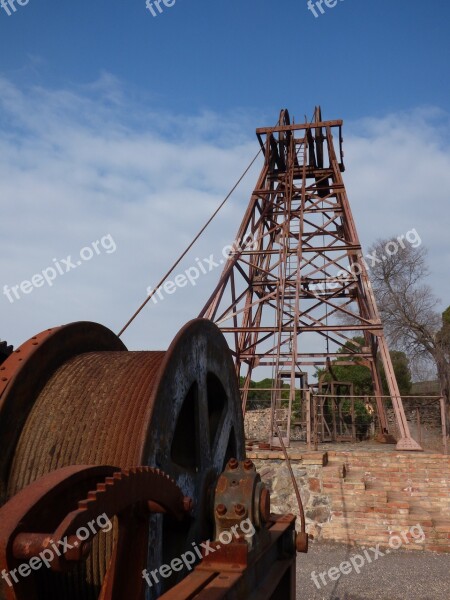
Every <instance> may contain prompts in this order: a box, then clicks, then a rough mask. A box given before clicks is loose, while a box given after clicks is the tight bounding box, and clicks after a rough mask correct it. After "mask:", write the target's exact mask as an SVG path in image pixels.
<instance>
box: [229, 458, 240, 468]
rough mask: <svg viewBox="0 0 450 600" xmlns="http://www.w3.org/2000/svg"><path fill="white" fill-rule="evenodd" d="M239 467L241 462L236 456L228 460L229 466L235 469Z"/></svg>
mask: <svg viewBox="0 0 450 600" xmlns="http://www.w3.org/2000/svg"><path fill="white" fill-rule="evenodd" d="M238 467H239V462H238V461H237V460H236V459H235V458H230V460H229V461H228V468H229V469H232V470H233V471H234V469H237V468H238Z"/></svg>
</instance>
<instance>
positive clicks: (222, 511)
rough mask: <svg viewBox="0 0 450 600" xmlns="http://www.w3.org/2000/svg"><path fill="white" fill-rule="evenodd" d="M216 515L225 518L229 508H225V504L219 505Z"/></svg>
mask: <svg viewBox="0 0 450 600" xmlns="http://www.w3.org/2000/svg"><path fill="white" fill-rule="evenodd" d="M216 513H217V514H218V515H219V517H223V516H224V515H226V513H227V507H226V506H225V504H218V505H217V507H216Z"/></svg>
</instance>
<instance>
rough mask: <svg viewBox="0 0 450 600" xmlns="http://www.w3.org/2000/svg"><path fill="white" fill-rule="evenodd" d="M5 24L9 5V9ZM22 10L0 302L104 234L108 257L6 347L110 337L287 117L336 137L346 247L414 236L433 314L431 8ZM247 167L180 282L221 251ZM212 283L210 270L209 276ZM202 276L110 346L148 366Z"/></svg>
mask: <svg viewBox="0 0 450 600" xmlns="http://www.w3.org/2000/svg"><path fill="white" fill-rule="evenodd" d="M16 5H17V1H16ZM324 10H325V14H323V15H321V16H320V17H319V18H315V17H314V16H313V14H312V13H311V12H310V11H308V9H307V2H306V0H277V1H276V2H275V0H273V1H268V0H227V1H225V0H214V1H211V0H209V1H207V0H176V2H175V4H174V6H172V7H171V8H168V7H165V8H164V11H163V13H162V14H161V15H159V16H157V17H156V18H154V17H152V15H151V13H150V11H149V10H147V9H146V6H145V0H131V1H130V0H128V1H127V2H125V1H124V0H95V1H90V2H88V1H87V0H80V1H77V2H73V1H70V2H69V1H68V0H29V2H28V4H26V5H25V6H18V5H17V11H16V12H15V13H13V14H11V16H7V14H6V12H5V11H4V10H3V9H1V8H0V56H1V57H2V58H1V61H0V200H1V204H2V209H3V212H2V218H1V220H0V287H1V288H3V286H4V285H5V284H7V285H9V286H11V285H14V284H17V283H20V282H21V281H23V280H28V279H29V278H30V277H31V276H32V275H33V274H36V273H39V272H42V270H43V269H44V268H46V267H48V266H49V265H52V264H53V259H59V258H64V257H66V256H67V255H69V254H71V255H77V254H78V253H79V251H80V249H81V248H83V247H85V246H86V245H89V244H91V243H92V242H94V241H95V240H100V239H102V238H104V237H105V236H106V235H108V234H109V235H111V236H112V237H113V239H114V240H115V242H116V246H117V250H116V251H114V252H113V253H109V254H108V253H107V252H106V251H105V252H102V253H101V255H98V256H95V257H94V258H93V259H92V260H90V261H87V262H86V264H84V263H83V266H82V267H81V266H80V268H79V269H77V270H73V271H72V272H70V273H67V274H65V275H64V276H60V277H58V279H57V280H56V281H55V282H54V284H52V286H48V285H45V286H43V287H40V288H39V289H34V290H33V291H32V293H29V294H22V297H21V298H20V300H17V301H14V302H13V303H10V302H8V300H7V299H6V297H5V296H4V295H0V337H1V338H3V339H7V340H10V341H11V342H13V343H14V344H18V343H20V342H22V341H23V340H24V339H26V338H28V337H30V336H31V335H33V334H34V333H36V332H37V331H39V330H42V329H44V328H46V327H50V326H53V325H55V324H59V323H65V322H70V321H74V320H79V319H87V320H96V321H100V322H102V323H104V324H105V325H107V326H109V327H111V328H112V329H113V330H115V331H117V330H118V329H120V327H121V326H122V325H123V323H124V322H125V321H126V320H127V318H128V317H129V316H130V315H131V313H132V312H133V311H134V309H135V308H136V307H137V305H138V304H139V303H140V301H141V300H143V298H145V294H146V288H147V286H149V285H154V284H155V282H156V281H157V280H158V279H159V278H160V276H161V275H162V274H163V273H164V272H165V271H166V269H167V267H168V266H169V265H170V264H171V263H172V262H173V260H174V259H175V258H176V257H177V256H178V255H179V254H180V253H181V251H182V250H183V249H184V247H185V246H186V245H187V243H188V242H189V241H190V239H191V238H192V237H193V235H194V233H195V232H196V231H197V230H198V229H199V227H200V225H201V224H202V223H203V222H204V221H205V220H206V219H207V217H208V216H209V214H211V213H212V211H213V210H214V209H215V207H216V206H217V204H218V203H219V202H220V201H221V200H222V199H223V197H224V196H225V194H226V193H227V192H228V190H229V189H230V188H231V187H232V185H233V184H234V182H235V181H236V179H237V178H238V176H239V175H240V174H241V172H242V170H243V169H244V167H245V166H246V165H247V164H248V162H249V161H250V159H251V158H252V157H253V156H254V154H255V152H256V151H257V149H258V147H257V142H256V138H255V136H254V130H255V128H256V127H258V126H263V125H268V124H272V123H274V122H275V121H276V120H277V118H278V113H279V109H280V108H281V107H284V106H286V107H288V108H289V110H290V112H291V114H293V115H294V116H295V117H296V120H297V121H300V120H303V117H304V115H305V114H307V115H308V116H310V115H311V112H312V110H313V107H314V105H315V104H318V103H320V104H321V105H322V107H323V112H324V116H325V117H327V118H343V119H344V120H345V126H344V140H345V141H344V148H345V152H346V165H347V171H346V173H345V181H346V183H347V186H348V191H349V196H350V201H351V204H352V207H353V211H354V214H355V219H356V223H357V226H358V228H359V232H360V237H361V240H362V243H363V246H364V247H365V248H366V249H367V248H368V247H369V246H370V244H371V243H373V242H374V241H375V240H376V239H377V238H387V237H389V236H392V235H393V236H395V237H396V236H397V235H400V234H403V233H405V232H407V231H409V230H411V229H412V228H416V229H417V230H418V231H419V233H420V236H421V238H422V240H423V243H424V244H425V245H426V247H427V248H428V251H429V263H430V272H431V273H430V282H431V283H432V284H433V285H434V287H435V290H436V293H437V295H438V297H440V298H441V300H442V302H441V306H443V307H445V306H447V305H448V304H449V303H450V278H449V277H448V267H449V264H450V250H449V247H448V222H449V209H448V198H449V195H450V147H449V143H448V139H449V135H448V134H449V130H450V118H449V115H450V106H449V77H448V55H449V45H450V42H449V36H448V31H447V29H448V22H449V16H450V5H449V4H448V2H446V1H444V0H431V1H429V2H425V0H424V1H420V2H419V1H416V0H414V1H412V0H395V2H394V1H392V0H391V1H388V0H338V3H337V5H336V6H335V7H334V8H325V9H324ZM259 168H260V164H257V165H255V168H254V169H253V170H252V171H251V173H250V174H249V176H248V177H247V178H246V179H245V180H244V182H243V184H242V185H241V186H240V188H239V189H238V191H237V192H236V194H235V195H234V196H233V199H232V200H231V202H230V204H229V206H227V208H226V209H225V211H224V212H223V214H222V215H221V217H220V219H219V220H218V221H217V222H216V223H215V224H214V225H213V226H212V227H211V228H210V229H209V230H208V232H207V234H206V235H205V237H204V238H202V240H201V241H200V242H199V244H198V246H196V247H195V248H194V249H193V251H192V253H191V254H190V255H189V256H188V257H187V258H186V260H185V261H184V263H183V265H181V266H180V269H181V271H182V270H183V269H186V268H189V267H190V266H191V265H192V264H195V259H196V258H198V257H200V258H202V257H204V256H209V255H210V254H211V253H212V252H214V253H220V250H221V248H222V247H223V246H224V245H225V244H227V243H228V242H229V241H230V240H232V239H233V238H234V235H235V232H236V230H237V227H238V225H239V222H240V220H241V218H242V215H243V212H244V210H245V207H246V204H247V202H248V198H249V194H250V192H251V190H252V188H253V185H254V183H255V181H256V178H257V175H258V170H259ZM219 271H220V270H219ZM219 271H215V272H213V273H209V274H208V276H205V277H204V278H202V279H201V281H200V280H199V281H198V282H196V285H195V286H189V287H186V288H183V289H179V290H177V293H176V294H175V295H173V296H170V297H167V298H165V300H164V301H163V302H160V303H159V304H158V305H153V306H149V307H148V309H147V310H146V312H145V313H144V314H143V315H142V317H140V321H139V325H138V326H136V327H133V328H130V330H128V332H127V334H126V336H125V342H126V343H127V344H128V345H129V346H130V347H132V348H133V347H134V348H136V347H142V348H156V347H162V348H164V347H167V344H168V343H169V342H170V339H171V338H172V337H173V335H174V334H175V333H176V331H177V329H178V328H179V327H180V326H181V325H182V324H183V323H184V322H186V321H187V320H188V319H189V318H192V317H194V316H196V314H197V313H198V311H199V309H200V307H201V306H202V305H203V302H204V301H205V299H206V298H207V297H208V295H209V293H210V291H211V289H213V287H214V284H215V282H216V281H217V279H218V277H219Z"/></svg>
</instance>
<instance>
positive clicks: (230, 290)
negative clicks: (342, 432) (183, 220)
mask: <svg viewBox="0 0 450 600" xmlns="http://www.w3.org/2000/svg"><path fill="white" fill-rule="evenodd" d="M342 124H343V123H342V121H340V120H338V121H322V116H321V111H320V108H316V110H315V115H314V119H313V121H312V122H311V123H303V124H291V123H290V119H289V113H288V111H287V110H283V111H281V114H280V119H279V122H278V125H277V126H276V127H270V128H260V129H257V130H256V134H257V138H258V140H259V143H260V146H261V149H262V152H263V154H264V166H263V168H262V171H261V174H260V176H259V179H258V182H257V184H256V188H255V190H254V191H253V194H252V196H251V199H250V203H249V205H248V208H247V211H246V213H245V216H244V218H243V221H242V223H241V226H240V228H239V231H238V234H237V237H236V241H237V245H236V246H237V248H238V249H237V250H236V251H235V252H234V253H233V254H232V255H230V257H229V259H228V261H227V263H226V265H225V268H224V270H223V273H222V276H221V278H220V281H219V283H218V285H217V287H216V289H215V290H214V292H213V294H212V296H211V297H210V299H209V300H208V302H207V304H206V306H205V307H204V308H203V310H202V312H201V313H200V316H204V317H207V318H209V319H211V320H213V321H215V322H216V323H217V324H219V326H220V327H221V329H222V331H223V332H224V333H226V334H227V338H228V341H229V344H230V347H231V350H232V352H233V355H234V359H235V364H236V371H237V374H238V375H239V376H241V377H243V378H244V385H243V390H242V402H243V409H244V411H245V407H246V403H247V398H248V393H249V386H250V382H251V379H252V376H254V371H255V369H256V368H257V367H266V368H267V367H269V368H271V369H272V380H273V381H274V384H273V388H272V420H274V418H276V417H274V414H275V413H274V411H275V410H276V409H277V407H280V406H281V392H280V388H281V382H284V381H287V383H288V385H289V390H290V392H289V394H290V401H291V404H292V402H293V400H294V398H295V393H296V391H295V388H296V381H297V382H298V380H299V379H301V378H302V376H303V374H304V372H305V368H306V367H311V366H313V367H320V366H324V365H329V364H330V361H333V360H336V359H339V361H340V362H339V364H342V365H345V364H347V365H349V364H352V365H353V364H355V360H356V361H357V362H358V364H363V365H366V366H367V367H368V368H369V369H370V371H371V374H372V380H373V386H374V390H375V396H376V401H377V402H376V403H377V409H378V417H379V420H380V426H381V429H382V432H383V433H386V434H387V433H388V422H387V418H386V413H385V410H384V406H383V401H382V393H383V392H382V385H381V378H380V372H379V366H378V365H379V362H378V360H377V358H378V357H380V358H381V362H382V364H383V365H384V369H385V373H386V378H387V382H388V386H389V391H390V396H391V399H392V404H393V408H394V411H395V417H396V421H397V427H398V431H399V433H400V439H399V440H398V443H397V448H398V449H401V450H420V446H419V445H418V444H417V443H416V442H415V441H414V440H413V439H412V438H411V435H410V432H409V427H408V423H407V421H406V417H405V413H404V409H403V405H402V400H401V396H400V392H399V389H398V385H397V381H396V378H395V374H394V370H393V367H392V362H391V358H390V354H389V350H388V347H387V344H386V340H385V337H384V334H383V327H382V323H381V320H380V317H379V313H378V310H377V306H376V302H375V298H374V295H373V292H372V288H371V285H370V281H369V278H368V273H367V267H366V264H365V262H364V260H363V254H362V251H361V245H360V242H359V239H358V234H357V231H356V227H355V223H354V220H353V216H352V212H351V209H350V205H349V201H348V198H347V194H346V191H345V186H344V182H343V179H342V172H343V171H344V170H345V169H344V164H343V150H342V142H343V140H342ZM333 133H334V134H335V135H336V134H337V140H338V144H339V147H338V155H337V154H336V150H335V147H334V143H333ZM355 332H356V333H357V334H358V335H359V336H361V337H363V338H364V344H361V345H360V344H357V343H355V341H354V340H353V336H354V334H355ZM344 344H345V345H346V348H348V350H346V351H345V353H342V352H340V353H338V349H339V348H340V347H342V346H343V345H344ZM297 387H298V385H297ZM277 390H278V391H277ZM289 419H290V417H289ZM289 426H290V420H289V421H288V423H287V425H286V427H287V428H288V430H289ZM288 437H289V436H288Z"/></svg>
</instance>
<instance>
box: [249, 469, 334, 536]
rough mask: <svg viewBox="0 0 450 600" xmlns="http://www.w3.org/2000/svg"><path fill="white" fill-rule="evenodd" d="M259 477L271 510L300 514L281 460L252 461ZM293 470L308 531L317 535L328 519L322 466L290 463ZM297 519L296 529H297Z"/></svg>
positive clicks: (329, 513)
mask: <svg viewBox="0 0 450 600" xmlns="http://www.w3.org/2000/svg"><path fill="white" fill-rule="evenodd" d="M254 463H255V465H256V468H257V470H258V472H259V473H260V475H261V478H262V479H263V481H264V482H265V483H266V485H267V486H268V487H269V489H270V493H271V502H272V512H275V513H277V512H278V513H285V512H288V513H293V514H295V515H298V514H299V510H298V503H297V497H296V495H295V491H294V487H293V485H292V479H291V476H290V474H289V471H288V468H287V466H286V463H285V461H284V460H255V461H254ZM292 470H293V471H294V476H295V479H296V481H297V484H298V487H299V489H300V496H301V498H302V503H303V508H304V511H305V520H306V525H307V532H308V534H309V535H310V536H311V538H319V537H320V533H321V529H322V526H323V524H324V523H326V522H327V521H329V520H330V518H331V505H330V498H329V497H328V496H327V495H326V494H324V493H323V478H322V467H321V466H319V465H303V464H302V463H298V462H295V461H294V462H292ZM299 522H300V520H299V519H298V521H297V528H299Z"/></svg>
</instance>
